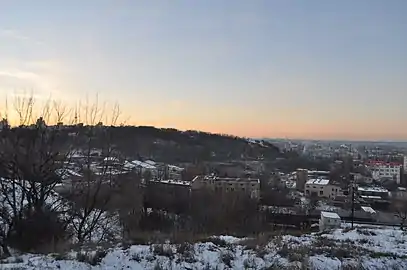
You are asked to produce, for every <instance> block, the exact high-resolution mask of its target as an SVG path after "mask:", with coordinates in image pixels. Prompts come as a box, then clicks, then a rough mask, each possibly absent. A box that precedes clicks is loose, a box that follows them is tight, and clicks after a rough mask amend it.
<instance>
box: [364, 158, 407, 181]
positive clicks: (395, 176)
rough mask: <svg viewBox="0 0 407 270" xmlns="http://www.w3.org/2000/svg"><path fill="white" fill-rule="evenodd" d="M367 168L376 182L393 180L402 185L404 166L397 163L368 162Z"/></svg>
mask: <svg viewBox="0 0 407 270" xmlns="http://www.w3.org/2000/svg"><path fill="white" fill-rule="evenodd" d="M366 166H367V167H368V168H369V169H370V170H371V171H372V175H373V178H375V179H376V180H383V179H392V180H395V181H396V183H397V184H400V179H401V169H402V166H403V165H402V164H400V163H397V162H384V161H372V160H370V161H368V162H367V163H366Z"/></svg>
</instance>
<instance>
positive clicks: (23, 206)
mask: <svg viewBox="0 0 407 270" xmlns="http://www.w3.org/2000/svg"><path fill="white" fill-rule="evenodd" d="M14 110H15V112H16V114H17V115H18V117H19V126H20V128H13V129H6V130H2V131H1V133H0V149H1V150H0V176H1V177H2V178H1V181H0V199H1V205H2V208H1V211H0V225H1V228H0V244H1V246H2V247H3V251H4V252H5V253H6V254H7V253H8V245H9V242H10V239H11V237H12V236H13V237H14V238H16V235H17V236H20V238H21V237H22V234H23V231H22V230H21V228H22V227H21V226H20V227H18V226H17V225H18V224H21V222H23V221H24V220H25V219H29V218H30V217H32V216H34V215H37V214H38V213H45V212H44V211H45V210H46V209H48V210H51V211H59V210H60V209H61V208H60V206H61V202H60V201H59V200H58V199H57V197H56V196H54V188H55V186H56V185H57V184H58V183H59V181H60V177H59V175H58V172H59V171H61V169H62V168H63V166H64V161H65V160H67V158H68V157H67V155H66V151H65V146H64V143H63V142H62V141H61V140H60V133H59V132H58V131H57V130H51V129H47V128H44V127H43V126H38V125H37V126H33V127H32V128H27V127H26V126H27V125H29V124H30V123H32V122H33V120H34V119H33V111H34V99H33V98H32V97H26V98H24V97H17V98H16V100H15V102H14ZM48 210H47V211H48ZM12 234H14V235H12Z"/></svg>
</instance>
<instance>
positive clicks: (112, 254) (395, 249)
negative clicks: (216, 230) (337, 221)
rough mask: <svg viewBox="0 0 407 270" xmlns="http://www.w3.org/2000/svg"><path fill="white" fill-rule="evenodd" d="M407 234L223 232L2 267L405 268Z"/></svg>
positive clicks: (28, 258) (33, 258) (25, 259)
mask: <svg viewBox="0 0 407 270" xmlns="http://www.w3.org/2000/svg"><path fill="white" fill-rule="evenodd" d="M406 240H407V235H406V233H405V232H403V231H400V230H398V229H393V228H385V227H384V228H374V227H369V228H368V227H359V228H356V229H354V230H350V229H348V228H343V229H337V230H335V231H333V232H331V233H325V234H321V233H312V234H307V235H302V236H292V235H274V236H269V237H266V236H261V237H259V238H256V239H251V238H244V239H238V238H235V237H231V236H221V237H214V238H209V239H207V240H203V241H199V242H197V243H195V244H187V243H183V244H178V245H175V244H173V245H171V244H154V245H134V246H121V247H115V248H111V249H108V250H102V249H99V251H97V249H96V248H93V250H92V249H88V251H80V252H69V253H66V254H54V255H48V256H45V255H33V254H25V255H20V256H15V257H13V258H8V259H7V260H5V261H2V262H1V269H27V270H29V269H30V270H31V269H66V270H73V269H76V270H82V269H83V270H85V269H93V270H96V269H98V270H99V269H136V270H138V269H311V270H330V269H335V270H336V269H355V270H356V269H358V270H359V269H365V270H377V269H383V270H385V269H406V268H407V260H406V256H407V245H406Z"/></svg>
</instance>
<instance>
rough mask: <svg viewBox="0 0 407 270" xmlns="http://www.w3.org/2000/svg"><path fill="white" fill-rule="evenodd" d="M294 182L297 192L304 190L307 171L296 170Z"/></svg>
mask: <svg viewBox="0 0 407 270" xmlns="http://www.w3.org/2000/svg"><path fill="white" fill-rule="evenodd" d="M295 180H296V186H295V187H296V189H297V190H301V191H302V190H304V188H305V183H306V182H307V181H308V170H306V169H297V171H296V174H295Z"/></svg>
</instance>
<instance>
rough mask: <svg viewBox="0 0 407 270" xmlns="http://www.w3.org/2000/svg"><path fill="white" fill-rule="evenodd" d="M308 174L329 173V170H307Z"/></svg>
mask: <svg viewBox="0 0 407 270" xmlns="http://www.w3.org/2000/svg"><path fill="white" fill-rule="evenodd" d="M308 174H324V175H329V174H330V172H329V171H308Z"/></svg>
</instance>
